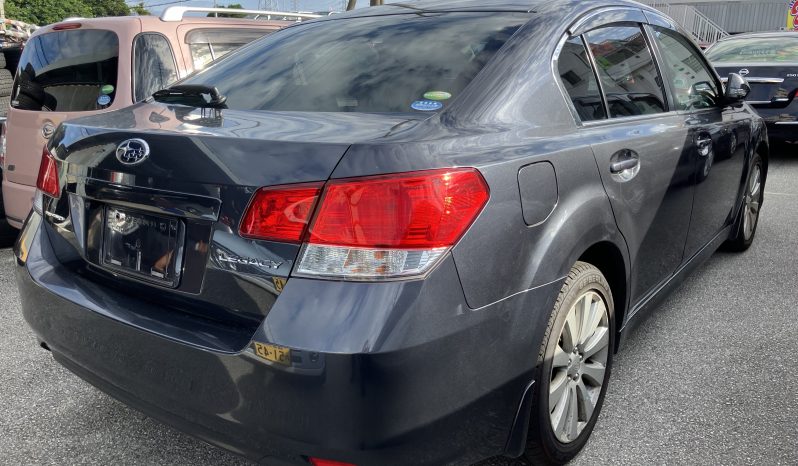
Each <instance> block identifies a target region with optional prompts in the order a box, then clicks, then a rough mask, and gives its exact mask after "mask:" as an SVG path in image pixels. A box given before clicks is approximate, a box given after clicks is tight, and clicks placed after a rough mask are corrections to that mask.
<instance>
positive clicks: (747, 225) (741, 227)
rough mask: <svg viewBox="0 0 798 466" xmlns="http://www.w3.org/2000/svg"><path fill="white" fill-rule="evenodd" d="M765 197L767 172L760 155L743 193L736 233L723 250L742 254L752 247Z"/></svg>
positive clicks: (757, 156)
mask: <svg viewBox="0 0 798 466" xmlns="http://www.w3.org/2000/svg"><path fill="white" fill-rule="evenodd" d="M764 197H765V172H764V169H763V164H762V158H761V157H760V156H759V154H757V155H755V156H754V161H753V163H752V164H751V171H750V173H749V174H748V182H747V183H746V185H745V192H744V193H743V205H742V211H741V212H740V215H739V216H738V217H739V218H738V219H737V222H736V223H735V227H734V233H733V235H732V237H731V238H729V240H728V241H726V242H725V243H723V249H725V250H727V251H733V252H742V251H745V250H746V249H748V248H749V247H751V244H752V243H753V242H754V236H756V227H757V226H758V225H759V212H760V210H761V208H762V201H763V200H764Z"/></svg>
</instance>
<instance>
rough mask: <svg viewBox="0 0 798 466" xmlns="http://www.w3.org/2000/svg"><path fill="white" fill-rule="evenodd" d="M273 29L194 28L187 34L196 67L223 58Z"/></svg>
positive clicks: (198, 68) (197, 68) (202, 66)
mask: <svg viewBox="0 0 798 466" xmlns="http://www.w3.org/2000/svg"><path fill="white" fill-rule="evenodd" d="M271 32H273V31H270V30H268V29H243V28H242V29H219V28H216V29H209V28H205V29H194V30H193V31H191V32H189V33H188V34H186V44H188V48H189V50H190V51H191V59H192V61H193V65H194V69H195V70H201V69H203V68H205V65H207V64H208V63H210V62H212V61H213V60H216V59H217V58H221V57H223V56H225V55H227V54H228V53H230V52H232V51H233V50H235V49H237V48H239V47H241V46H242V45H246V44H248V43H250V42H252V41H253V40H256V39H260V38H261V37H263V36H265V35H266V34H269V33H271Z"/></svg>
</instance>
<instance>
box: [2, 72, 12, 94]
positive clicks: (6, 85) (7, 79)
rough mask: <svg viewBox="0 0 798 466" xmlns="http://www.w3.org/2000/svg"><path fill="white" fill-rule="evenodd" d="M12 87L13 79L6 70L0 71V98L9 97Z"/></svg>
mask: <svg viewBox="0 0 798 466" xmlns="http://www.w3.org/2000/svg"><path fill="white" fill-rule="evenodd" d="M13 86H14V77H13V76H11V72H10V71H8V70H0V97H8V96H10V95H11V88H12V87H13Z"/></svg>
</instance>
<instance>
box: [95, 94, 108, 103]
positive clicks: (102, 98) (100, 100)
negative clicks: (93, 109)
mask: <svg viewBox="0 0 798 466" xmlns="http://www.w3.org/2000/svg"><path fill="white" fill-rule="evenodd" d="M110 103H111V96H110V95H105V94H103V95H101V96H100V97H97V104H98V105H108V104H110Z"/></svg>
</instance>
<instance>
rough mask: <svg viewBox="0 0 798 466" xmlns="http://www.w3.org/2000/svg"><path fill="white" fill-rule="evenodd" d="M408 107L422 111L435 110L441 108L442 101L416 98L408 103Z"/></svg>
mask: <svg viewBox="0 0 798 466" xmlns="http://www.w3.org/2000/svg"><path fill="white" fill-rule="evenodd" d="M410 108H412V109H413V110H419V111H422V112H434V111H435V110H440V109H442V108H443V103H441V102H436V101H434V100H417V101H415V102H413V103H412V104H410Z"/></svg>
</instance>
